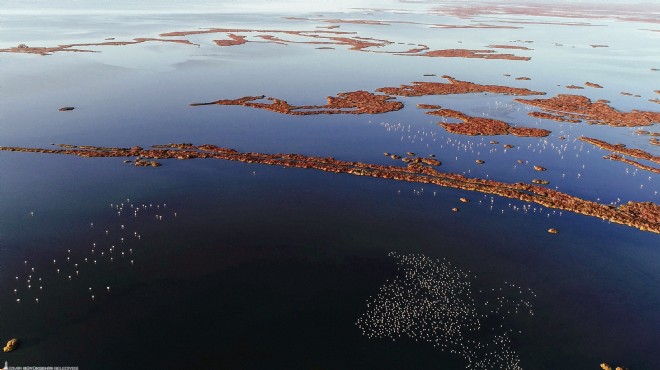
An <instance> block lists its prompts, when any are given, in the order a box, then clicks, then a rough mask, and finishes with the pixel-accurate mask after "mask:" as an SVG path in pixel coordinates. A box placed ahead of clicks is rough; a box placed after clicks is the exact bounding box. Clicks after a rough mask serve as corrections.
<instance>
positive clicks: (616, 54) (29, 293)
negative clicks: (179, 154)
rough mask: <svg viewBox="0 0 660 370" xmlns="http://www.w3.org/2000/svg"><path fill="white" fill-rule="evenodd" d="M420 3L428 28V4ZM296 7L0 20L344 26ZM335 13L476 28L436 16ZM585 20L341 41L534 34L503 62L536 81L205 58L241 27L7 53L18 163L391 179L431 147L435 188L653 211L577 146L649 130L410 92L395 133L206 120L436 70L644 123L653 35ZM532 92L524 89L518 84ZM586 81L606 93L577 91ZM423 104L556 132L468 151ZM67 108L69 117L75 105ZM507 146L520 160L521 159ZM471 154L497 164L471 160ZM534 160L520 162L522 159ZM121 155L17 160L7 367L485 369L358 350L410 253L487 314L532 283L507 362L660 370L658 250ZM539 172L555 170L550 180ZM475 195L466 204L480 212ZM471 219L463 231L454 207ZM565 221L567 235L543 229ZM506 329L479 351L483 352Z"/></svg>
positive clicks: (533, 209)
mask: <svg viewBox="0 0 660 370" xmlns="http://www.w3.org/2000/svg"><path fill="white" fill-rule="evenodd" d="M394 5H396V6H398V7H402V5H401V3H396V4H394ZM411 7H412V6H411ZM415 7H416V8H414V10H415V11H416V12H417V11H418V8H417V7H423V6H422V5H415ZM292 14H293V15H301V14H294V13H293V12H291V13H286V14H285V13H284V12H282V13H281V14H279V13H273V14H255V13H250V14H239V13H232V14H226V13H225V14H223V13H207V14H204V15H203V16H196V15H190V14H181V13H178V12H174V11H173V12H169V13H165V14H149V13H146V12H142V13H140V14H133V13H132V14H130V15H121V14H112V15H110V14H96V15H94V17H89V18H80V17H75V16H71V15H62V16H59V17H57V18H55V17H51V18H49V19H44V18H30V17H29V16H21V15H12V16H9V15H4V16H2V22H0V23H2V27H3V32H2V33H1V35H2V36H0V37H1V38H2V39H1V40H0V46H2V47H5V46H14V45H16V44H17V43H27V44H28V45H31V46H32V45H44V46H46V45H48V46H50V45H56V44H65V43H79V42H80V43H82V42H99V41H102V40H103V39H104V38H106V37H117V39H118V40H130V39H131V38H133V37H156V36H157V35H158V33H161V32H169V31H181V30H193V29H196V28H200V27H223V28H224V27H226V28H234V27H241V28H254V29H291V30H315V29H316V28H315V27H316V26H327V25H328V23H323V22H320V21H316V20H308V21H300V20H297V21H294V20H286V19H284V18H283V17H284V16H286V15H292ZM317 15H318V14H317V12H310V13H309V14H302V16H308V17H314V18H315V17H317ZM323 15H324V17H325V18H328V19H332V18H345V19H375V20H379V19H380V20H383V19H384V20H401V21H415V22H420V23H434V24H435V23H443V24H449V23H451V24H454V23H456V24H466V23H469V22H470V21H468V20H465V19H458V18H453V17H447V16H438V15H434V14H432V13H421V14H420V13H412V14H399V13H393V12H365V11H363V10H352V11H349V12H347V13H334V12H324V13H323ZM517 17H518V18H519V17H521V16H517ZM506 18H507V17H506V15H502V16H501V19H506ZM495 19H497V17H495ZM540 19H541V20H543V18H540ZM492 20H493V17H492V16H491V17H490V18H489V19H488V20H484V22H487V21H492ZM534 20H539V18H534ZM554 20H556V19H554ZM569 20H570V21H585V22H592V23H594V24H602V25H604V26H599V27H585V26H573V27H572V26H555V25H535V24H525V25H523V27H524V28H523V29H432V28H428V27H427V26H424V25H411V24H394V23H393V24H391V25H389V26H378V25H363V24H341V27H340V28H338V29H337V30H339V31H357V32H358V33H359V35H360V36H363V37H374V38H379V39H388V40H392V41H395V42H405V43H416V44H417V43H420V44H427V45H429V46H431V48H432V49H440V48H475V49H476V48H478V49H483V48H484V46H486V45H489V44H506V43H509V42H510V41H512V40H517V39H524V40H533V41H534V43H531V44H526V43H521V44H518V43H515V44H514V45H524V46H528V47H530V48H533V49H534V50H532V51H520V50H506V49H500V50H499V52H501V53H513V54H516V55H525V56H531V57H532V60H531V61H529V62H524V61H508V60H486V59H463V58H426V57H406V56H396V55H389V54H378V53H369V52H357V51H350V50H348V48H347V47H346V46H335V48H336V49H335V50H317V49H316V47H318V46H319V45H309V44H289V45H286V46H284V45H276V44H264V43H256V42H248V43H247V44H245V45H238V46H232V47H218V46H216V45H215V44H213V43H212V40H215V39H224V38H225V35H224V34H222V33H220V34H209V35H192V36H187V37H185V38H186V39H189V40H191V41H192V42H195V43H199V44H200V46H199V47H197V46H194V45H179V44H164V43H143V44H137V45H127V46H103V47H91V49H93V50H98V51H99V53H55V54H54V55H49V56H38V55H23V54H10V53H2V54H0V58H2V59H1V63H2V68H3V73H2V74H0V79H1V82H2V89H3V90H2V91H3V92H2V94H3V98H2V100H0V111H1V113H2V117H1V118H2V125H0V137H1V138H2V139H1V143H0V145H3V146H27V147H49V146H50V144H51V143H69V144H76V145H98V146H133V145H140V146H143V147H148V146H149V145H153V144H165V143H170V142H191V143H194V144H203V143H211V144H216V145H219V146H223V147H231V148H234V149H237V150H240V151H248V152H264V153H279V152H285V153H300V154H305V155H314V156H333V157H335V158H337V159H342V160H351V161H364V162H370V163H379V164H396V163H397V162H395V161H393V160H391V159H390V158H389V157H385V156H383V154H382V153H383V152H392V153H398V154H403V153H405V152H407V151H412V152H415V153H417V155H419V156H426V155H429V154H435V155H437V158H438V159H439V160H441V161H442V162H443V165H442V167H440V169H441V170H442V171H447V172H456V173H464V174H465V175H466V176H473V177H482V178H490V179H495V180H499V181H505V182H517V181H526V182H528V181H531V180H532V179H534V178H544V179H547V180H549V181H550V186H551V187H553V188H554V187H557V188H558V189H559V190H561V191H564V192H566V193H569V194H571V195H576V196H579V197H582V198H586V199H591V200H598V201H600V202H602V203H609V202H618V203H625V202H627V201H629V200H633V201H653V202H656V203H657V202H658V194H657V192H658V190H660V189H659V185H658V182H659V181H660V178H659V177H658V175H655V174H652V173H647V172H646V171H642V170H637V169H635V168H634V167H630V166H628V165H626V164H623V163H619V162H610V161H605V160H603V159H602V158H601V157H602V156H603V155H605V154H606V152H604V151H601V150H599V149H596V148H594V147H593V146H591V145H589V144H587V143H583V142H581V141H578V140H577V138H578V137H579V136H580V135H585V136H590V137H596V138H599V139H603V140H606V141H610V142H613V143H619V142H621V143H625V144H627V145H628V146H629V147H633V148H641V149H644V150H647V151H649V152H651V153H654V154H655V155H657V149H655V148H657V147H653V146H652V145H650V144H649V143H648V136H640V135H635V134H634V132H635V131H636V130H637V129H636V128H614V127H608V126H590V125H587V124H585V123H580V124H569V123H559V122H554V121H547V120H539V119H535V118H533V117H529V116H527V113H528V112H529V111H532V110H533V109H530V108H529V107H527V106H525V105H522V104H519V103H516V102H515V101H514V100H513V97H510V96H504V95H497V94H466V95H446V96H425V97H417V98H397V100H399V101H402V102H403V103H404V104H405V108H404V109H403V110H401V111H397V112H391V113H387V114H381V115H325V116H286V115H281V114H278V113H274V112H269V111H262V110H256V109H251V108H247V107H240V106H201V107H190V106H188V104H189V103H193V102H208V101H214V100H217V99H233V98H238V97H242V96H246V95H261V94H264V95H266V96H272V97H275V98H280V99H285V100H287V101H288V102H289V103H291V104H296V105H308V104H309V105H313V104H323V103H324V102H325V97H326V96H332V95H335V94H337V93H339V92H346V91H355V90H367V91H374V90H375V89H376V88H379V87H384V86H398V85H400V84H408V83H410V82H412V81H442V79H441V78H440V77H432V76H423V75H424V74H429V73H433V74H437V75H438V76H442V75H444V74H446V75H450V76H453V77H455V78H458V79H460V80H465V81H472V82H476V83H480V84H501V85H511V86H518V87H527V88H530V89H533V90H538V91H544V92H547V94H548V95H547V97H552V96H554V95H556V94H557V93H574V94H581V95H585V96H588V97H590V98H591V99H594V100H595V99H601V98H602V99H609V100H611V101H612V103H611V104H612V106H614V107H616V108H617V109H621V110H626V111H627V110H631V109H640V110H652V111H657V110H658V109H657V104H654V103H651V102H648V101H647V100H648V99H651V98H654V97H657V94H654V93H653V91H654V90H657V89H658V86H657V81H658V79H657V74H658V73H660V72H653V71H651V70H650V68H654V67H655V68H659V67H660V65H655V64H654V63H656V64H657V61H658V60H660V54H659V52H658V49H657V48H651V47H650V45H653V43H657V41H658V37H659V36H658V34H657V33H655V32H648V31H641V30H640V29H642V28H652V27H653V25H650V24H648V23H635V22H615V21H609V20H593V19H569ZM549 30H550V31H551V32H548V31H549ZM585 30H587V31H585ZM633 35H634V36H635V37H634V38H633V37H632V36H633ZM250 37H251V38H250V40H252V37H253V36H250ZM291 39H293V37H292V38H291ZM458 41H461V43H458ZM556 42H558V43H563V44H564V46H563V47H558V46H555V45H554V44H555V43H556ZM590 44H607V45H609V46H610V47H609V48H592V47H590V46H589V45H590ZM573 46H575V47H574V48H573ZM505 73H509V74H511V75H512V76H511V77H505V76H503V74H505ZM519 76H528V77H530V78H531V80H530V81H516V80H514V78H515V77H519ZM585 81H591V82H595V83H599V84H601V85H603V86H604V89H590V88H585V89H584V90H567V89H565V88H564V87H563V86H565V85H570V84H576V85H581V84H583V83H584V82H585ZM557 84H561V85H562V86H557ZM621 91H629V92H631V93H636V94H640V95H642V97H641V98H633V97H626V96H622V95H620V94H619V93H620V92H621ZM531 98H535V97H531ZM418 103H425V104H439V105H442V106H443V107H446V108H449V109H455V110H459V111H462V112H464V113H466V114H470V115H474V116H481V115H488V116H489V117H491V118H496V119H501V120H504V121H506V122H508V123H510V124H512V125H514V126H528V127H538V128H544V129H548V130H551V131H552V134H551V135H550V136H549V137H547V138H520V137H513V136H497V137H489V136H484V137H480V136H477V137H467V136H460V135H454V134H450V133H447V132H445V131H444V129H443V128H442V127H440V126H438V125H437V122H438V121H440V120H441V119H440V118H439V117H435V116H429V115H426V114H424V111H422V110H420V109H418V108H416V104H418ZM69 105H70V106H75V107H76V109H75V110H73V111H71V112H58V111H57V109H58V108H59V107H61V106H69ZM650 130H651V131H653V130H654V129H653V128H650ZM560 136H565V137H566V140H560V139H559V137H560ZM490 140H497V141H499V142H500V143H499V144H497V145H495V144H489V141H490ZM503 144H513V145H515V147H514V148H513V149H507V150H505V149H504V148H503V147H502V145H503ZM476 159H483V160H485V161H486V164H485V165H482V166H480V165H477V164H476V163H475V160H476ZM518 159H523V160H525V161H527V163H525V164H522V165H521V164H517V162H516V161H517V160H518ZM122 160H123V159H122V158H94V159H89V158H79V157H68V156H47V155H40V154H31V153H9V152H1V153H0V171H1V173H2V175H1V176H0V189H2V191H1V192H0V204H1V206H2V210H3V212H2V213H0V302H1V303H0V340H2V341H5V340H8V339H10V338H11V337H17V338H19V339H20V340H21V346H20V347H19V349H18V350H17V351H15V352H12V353H7V354H2V355H0V361H2V360H6V361H8V362H9V365H10V366H80V368H81V369H82V368H112V367H117V366H122V367H127V368H145V367H154V366H188V367H191V368H269V369H270V368H319V369H321V368H322V369H349V368H374V369H375V368H401V369H404V368H406V369H415V368H419V369H425V368H447V369H463V368H466V366H467V365H468V363H469V362H467V361H466V359H465V358H463V357H462V356H460V355H458V354H455V353H451V352H442V351H440V350H439V349H438V348H436V347H433V346H432V344H431V343H428V342H427V341H423V340H422V341H415V340H414V339H411V338H409V337H405V336H404V337H401V338H399V339H397V340H396V341H392V340H391V339H389V338H371V339H370V338H368V337H367V336H364V335H362V330H361V329H360V328H359V326H358V325H356V322H357V320H358V318H360V317H361V316H362V315H364V314H365V312H367V311H368V307H367V303H368V302H370V301H373V297H375V296H376V295H377V294H378V292H379V289H380V287H381V286H385V285H386V284H387V283H386V282H387V281H392V279H394V278H395V277H396V276H397V274H398V272H397V260H396V259H394V258H392V257H389V256H388V254H389V253H390V252H396V253H397V254H398V255H408V254H421V255H424V256H426V257H425V258H429V259H432V260H442V259H445V260H446V261H449V262H450V263H451V264H452V266H454V267H455V268H456V269H458V270H460V271H465V272H467V271H469V275H470V276H471V278H470V282H471V284H472V287H473V290H474V292H473V293H474V295H473V296H474V297H475V299H476V300H477V301H479V300H480V299H483V298H484V297H485V295H479V293H478V291H479V290H481V291H491V290H492V289H494V290H495V291H498V290H499V289H500V288H505V287H507V286H509V285H508V284H513V285H515V286H516V287H520V289H521V290H526V291H527V290H530V289H531V291H533V292H534V294H535V296H534V297H531V298H530V299H529V302H530V304H531V305H533V313H534V315H519V316H515V317H508V316H507V317H504V316H495V317H490V318H489V320H491V321H488V324H489V325H490V324H494V323H497V324H498V325H503V326H502V329H501V330H509V329H510V330H511V331H512V334H510V340H511V342H510V344H509V347H510V349H511V350H512V351H513V352H515V354H516V356H517V357H519V359H520V367H521V368H523V369H554V368H559V367H566V366H567V364H570V367H571V368H575V369H578V368H579V369H589V368H597V366H598V364H600V363H601V362H610V363H612V364H615V365H616V366H626V367H629V368H631V369H652V368H654V364H657V363H660V357H659V355H658V353H657V351H655V350H654V349H655V348H656V347H657V345H658V343H660V336H659V334H658V333H660V317H659V316H658V314H657V312H659V311H660V297H659V296H658V294H657V292H658V288H660V251H659V250H658V248H657V245H658V237H657V235H655V234H652V233H648V232H642V231H639V230H636V229H632V228H629V227H626V226H621V225H615V224H610V223H608V222H605V221H602V220H600V219H595V218H589V217H585V216H581V215H575V214H571V213H569V212H560V211H558V210H548V209H545V208H544V207H540V206H538V205H536V204H526V203H524V202H521V201H517V200H511V199H504V198H500V197H496V196H490V195H484V194H480V193H473V192H468V191H462V190H453V189H444V188H439V187H432V186H420V185H419V184H410V183H402V182H395V181H389V180H382V179H372V178H362V177H353V176H348V175H345V174H331V173H324V172H317V171H313V170H303V169H292V168H279V167H273V166H266V165H255V164H245V163H234V162H225V161H217V160H200V159H197V160H189V161H177V160H165V161H162V162H163V166H162V167H159V168H138V167H135V166H131V165H128V164H124V163H122ZM533 165H542V166H544V167H547V168H548V171H547V172H544V173H542V174H540V173H539V172H537V171H534V170H533V169H532V166H533ZM460 197H467V198H469V199H470V200H471V202H470V203H461V202H460V201H459V198H460ZM121 204H123V206H121ZM118 205H120V206H119V207H120V208H121V211H119V209H118V208H117V206H118ZM131 207H132V208H131ZM452 207H458V208H460V212H458V213H454V212H451V208H452ZM137 208H139V209H140V211H138V213H137V216H136V213H135V209H137ZM118 212H119V213H118ZM122 225H123V228H122ZM551 227H552V228H557V229H558V230H560V233H559V234H556V235H551V234H548V233H547V232H546V230H547V229H548V228H551ZM106 230H107V234H106ZM138 236H139V237H138ZM121 238H124V239H123V240H122V239H121ZM94 243H96V244H94ZM112 246H114V247H112ZM92 250H93V252H92ZM122 252H123V255H122ZM101 253H102V254H101ZM67 257H68V260H67ZM111 258H112V259H111ZM85 259H87V260H85ZM53 261H55V262H53ZM94 261H96V263H94ZM76 264H77V266H76ZM33 268H34V271H32V269H33ZM58 269H59V272H58ZM76 271H78V273H76ZM69 276H71V278H70V279H69ZM17 278H18V279H17ZM39 279H41V280H39ZM28 280H30V281H29V282H28ZM28 285H29V287H28ZM40 287H41V288H40ZM90 288H91V289H90ZM108 288H109V289H108ZM14 289H16V291H14ZM493 294H495V293H493ZM516 294H517V293H516V292H508V291H506V289H505V290H504V292H503V293H501V294H495V296H498V297H501V298H503V299H515V297H516ZM92 296H93V298H92ZM17 299H20V302H17ZM36 299H38V302H37V301H36ZM507 328H508V329H507ZM498 330H499V329H498ZM487 334H488V333H481V332H479V333H476V334H471V335H473V336H472V337H471V338H479V340H483V339H484V338H489V336H488V335H487ZM475 335H476V336H475Z"/></svg>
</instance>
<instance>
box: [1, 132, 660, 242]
mask: <svg viewBox="0 0 660 370" xmlns="http://www.w3.org/2000/svg"><path fill="white" fill-rule="evenodd" d="M90 148H93V147H90ZM0 150H3V151H14V152H29V153H44V154H64V155H77V156H82V157H97V158H98V157H136V156H137V157H140V158H143V159H152V160H155V159H168V158H178V159H193V158H215V159H223V160H231V161H241V162H246V163H259V164H267V165H276V166H282V167H295V168H307V169H316V170H321V171H326V172H331V173H345V174H350V175H355V176H369V177H374V178H382V179H391V180H398V181H407V182H414V183H422V184H433V185H437V186H443V187H448V188H455V189H463V190H470V191H477V192H481V193H487V194H495V195H499V196H502V197H506V198H513V199H519V200H522V201H525V202H534V203H537V204H540V205H543V206H545V207H548V208H554V209H561V210H566V211H571V212H575V213H579V214H582V215H586V216H592V217H598V218H602V219H603V220H608V221H611V222H614V223H618V224H623V225H627V226H631V227H634V228H637V229H640V230H643V231H650V232H653V233H660V206H659V205H657V204H655V203H653V202H628V203H627V204H622V205H620V206H618V207H615V206H613V205H606V204H601V203H597V202H593V201H590V200H585V199H581V198H578V197H575V196H571V195H569V194H566V193H562V192H560V191H557V190H552V189H548V188H545V187H542V186H537V185H530V184H525V183H522V182H518V183H505V182H500V181H494V180H488V179H479V178H469V177H465V176H463V175H459V174H455V173H443V172H439V171H438V170H437V169H435V168H433V167H431V166H425V165H423V164H421V163H409V164H408V165H407V166H405V167H400V166H384V165H377V164H370V163H363V162H352V161H343V160H338V159H335V158H332V157H313V156H306V155H301V154H264V153H252V152H239V151H236V150H234V149H229V148H222V147H218V146H215V145H211V144H205V145H200V146H195V145H192V144H166V145H157V146H153V147H152V149H137V147H136V148H118V149H115V150H101V149H98V150H97V149H81V148H80V147H76V146H72V145H70V146H69V147H68V148H62V149H40V148H21V147H0Z"/></svg>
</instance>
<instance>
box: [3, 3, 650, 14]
mask: <svg viewBox="0 0 660 370" xmlns="http://www.w3.org/2000/svg"><path fill="white" fill-rule="evenodd" d="M466 1H467V0H464V1H456V2H458V3H461V4H462V5H465V4H466ZM484 1H491V2H497V3H502V0H479V1H477V2H484ZM446 2H447V1H442V0H441V1H438V2H435V3H436V4H441V3H446ZM520 2H535V3H538V2H551V3H598V4H623V3H637V4H639V3H643V2H644V1H639V0H515V1H511V3H520ZM646 3H653V2H648V1H646ZM433 5H434V1H429V2H427V3H424V4H419V3H414V2H413V3H402V2H399V1H398V0H250V1H236V0H190V1H181V0H134V1H130V0H0V14H20V13H26V14H29V13H55V14H57V13H90V12H100V13H103V12H118V11H122V12H123V11H129V12H144V11H149V12H156V13H159V12H168V13H169V12H175V13H179V12H188V13H196V12H221V13H228V12H259V13H261V12H281V13H290V12H300V13H305V12H327V11H346V10H350V9H351V8H374V7H375V8H395V9H396V8H399V9H410V8H414V9H424V8H426V7H429V6H433Z"/></svg>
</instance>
